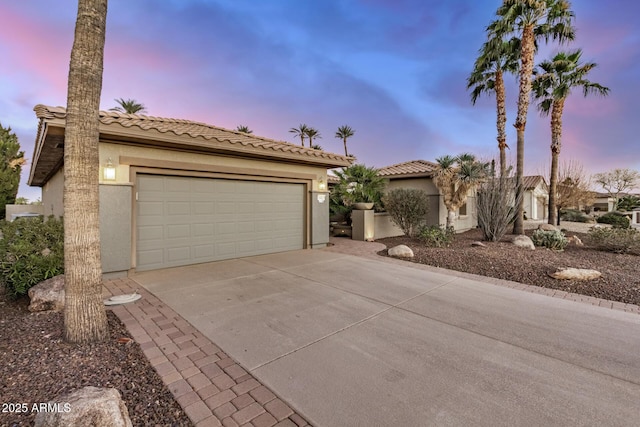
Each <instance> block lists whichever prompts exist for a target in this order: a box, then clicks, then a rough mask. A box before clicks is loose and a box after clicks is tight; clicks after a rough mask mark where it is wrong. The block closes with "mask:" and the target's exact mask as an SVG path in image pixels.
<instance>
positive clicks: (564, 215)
mask: <svg viewBox="0 0 640 427" xmlns="http://www.w3.org/2000/svg"><path fill="white" fill-rule="evenodd" d="M560 219H561V220H562V221H572V222H589V216H587V215H586V214H584V213H583V212H580V211H579V210H577V209H563V210H561V211H560Z"/></svg>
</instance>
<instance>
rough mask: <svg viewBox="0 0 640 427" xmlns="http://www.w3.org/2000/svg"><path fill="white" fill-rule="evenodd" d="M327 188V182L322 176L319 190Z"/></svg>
mask: <svg viewBox="0 0 640 427" xmlns="http://www.w3.org/2000/svg"><path fill="white" fill-rule="evenodd" d="M326 189H327V184H326V183H325V182H324V179H323V178H322V177H320V178H318V190H320V191H324V190H326Z"/></svg>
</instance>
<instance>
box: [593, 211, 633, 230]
mask: <svg viewBox="0 0 640 427" xmlns="http://www.w3.org/2000/svg"><path fill="white" fill-rule="evenodd" d="M596 221H598V222H599V223H600V224H611V225H612V226H613V227H614V228H629V227H631V223H630V221H629V217H628V216H626V215H625V214H622V213H620V212H609V213H606V214H604V215H602V216H599V217H598V219H597V220H596Z"/></svg>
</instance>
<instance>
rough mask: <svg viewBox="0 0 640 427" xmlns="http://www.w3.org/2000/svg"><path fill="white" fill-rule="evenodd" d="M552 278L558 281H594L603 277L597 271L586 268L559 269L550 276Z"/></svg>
mask: <svg viewBox="0 0 640 427" xmlns="http://www.w3.org/2000/svg"><path fill="white" fill-rule="evenodd" d="M550 276H551V277H553V278H554V279H558V280H593V279H597V278H598V277H600V276H602V273H600V272H599V271H597V270H589V269H586V268H571V267H569V268H559V269H558V271H556V272H555V273H551V274H550Z"/></svg>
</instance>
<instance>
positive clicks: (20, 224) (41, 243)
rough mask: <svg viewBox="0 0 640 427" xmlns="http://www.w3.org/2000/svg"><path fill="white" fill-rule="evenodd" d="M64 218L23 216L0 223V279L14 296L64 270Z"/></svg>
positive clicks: (22, 293) (24, 292)
mask: <svg viewBox="0 0 640 427" xmlns="http://www.w3.org/2000/svg"><path fill="white" fill-rule="evenodd" d="M62 225H63V223H62V220H61V219H56V218H54V217H50V218H49V219H48V220H46V221H44V220H43V218H42V217H38V218H20V219H17V220H15V221H13V222H3V223H2V224H0V231H2V236H3V237H2V239H0V281H2V282H3V283H4V285H5V286H6V288H7V291H8V292H9V294H10V295H12V296H14V297H15V296H18V295H24V294H26V293H27V291H28V290H29V288H31V287H32V286H33V285H36V284H38V283H40V282H41V281H43V280H45V279H49V278H51V277H54V276H57V275H59V274H62V273H63V272H64V253H63V251H64V232H63V228H62Z"/></svg>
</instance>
